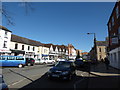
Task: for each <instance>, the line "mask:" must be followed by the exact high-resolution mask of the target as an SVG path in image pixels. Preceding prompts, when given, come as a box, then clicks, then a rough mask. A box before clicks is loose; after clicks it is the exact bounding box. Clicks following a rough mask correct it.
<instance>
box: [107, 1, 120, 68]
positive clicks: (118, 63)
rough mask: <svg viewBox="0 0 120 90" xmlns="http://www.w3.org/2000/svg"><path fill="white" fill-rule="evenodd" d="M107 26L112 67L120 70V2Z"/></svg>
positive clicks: (116, 5)
mask: <svg viewBox="0 0 120 90" xmlns="http://www.w3.org/2000/svg"><path fill="white" fill-rule="evenodd" d="M107 26H108V38H109V45H108V48H109V49H108V52H109V54H108V55H109V60H110V65H111V66H113V67H115V68H119V69H120V1H118V2H116V4H115V6H114V8H113V10H112V13H111V15H110V18H109V20H108V23H107Z"/></svg>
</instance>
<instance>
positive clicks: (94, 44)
mask: <svg viewBox="0 0 120 90" xmlns="http://www.w3.org/2000/svg"><path fill="white" fill-rule="evenodd" d="M87 34H93V35H94V49H95V59H96V60H97V47H96V34H95V33H87Z"/></svg>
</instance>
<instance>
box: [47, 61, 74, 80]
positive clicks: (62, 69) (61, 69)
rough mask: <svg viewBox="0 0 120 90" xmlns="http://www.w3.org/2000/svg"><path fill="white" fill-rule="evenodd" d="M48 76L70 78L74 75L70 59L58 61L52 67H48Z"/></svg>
mask: <svg viewBox="0 0 120 90" xmlns="http://www.w3.org/2000/svg"><path fill="white" fill-rule="evenodd" d="M47 75H48V78H59V79H63V80H64V79H65V80H71V79H72V77H73V76H74V75H76V69H75V64H74V63H73V62H71V61H59V62H57V63H56V65H55V66H54V67H52V68H51V69H49V71H48V73H47Z"/></svg>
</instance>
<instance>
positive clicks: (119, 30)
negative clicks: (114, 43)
mask: <svg viewBox="0 0 120 90" xmlns="http://www.w3.org/2000/svg"><path fill="white" fill-rule="evenodd" d="M118 38H119V39H120V26H119V28H118Z"/></svg>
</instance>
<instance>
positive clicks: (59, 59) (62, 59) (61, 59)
mask: <svg viewBox="0 0 120 90" xmlns="http://www.w3.org/2000/svg"><path fill="white" fill-rule="evenodd" d="M57 61H66V59H64V58H58V59H57Z"/></svg>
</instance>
